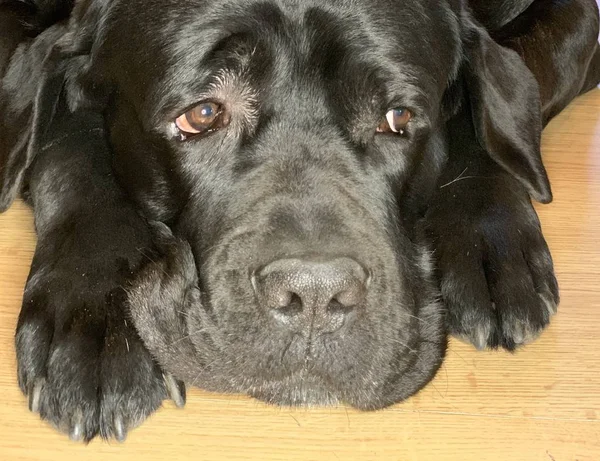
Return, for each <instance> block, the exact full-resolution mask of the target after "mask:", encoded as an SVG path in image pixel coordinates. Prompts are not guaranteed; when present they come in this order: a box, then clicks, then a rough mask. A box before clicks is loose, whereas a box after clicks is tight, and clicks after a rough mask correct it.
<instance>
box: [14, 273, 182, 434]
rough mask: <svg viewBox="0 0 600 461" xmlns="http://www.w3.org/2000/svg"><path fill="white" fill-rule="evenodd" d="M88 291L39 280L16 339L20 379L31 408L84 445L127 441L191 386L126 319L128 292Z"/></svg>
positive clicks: (31, 286)
mask: <svg viewBox="0 0 600 461" xmlns="http://www.w3.org/2000/svg"><path fill="white" fill-rule="evenodd" d="M121 291H122V290H120V289H117V290H115V291H114V292H113V293H112V294H108V295H103V294H101V293H97V292H96V293H94V291H93V290H91V291H85V290H83V289H82V287H81V286H78V284H77V283H76V282H75V281H74V280H73V279H70V280H69V279H67V278H65V277H60V276H54V277H52V276H50V277H46V276H44V274H42V273H38V275H35V274H34V275H33V277H31V278H30V281H29V282H28V286H27V289H26V296H25V301H24V305H23V309H22V311H21V316H20V318H19V324H18V327H17V334H16V349H17V360H18V379H19V385H20V387H21V389H22V390H23V392H24V393H25V394H26V395H27V396H28V398H29V406H30V409H31V410H32V411H34V412H37V413H39V414H40V415H41V417H42V418H43V419H45V420H47V421H49V422H50V423H51V424H53V425H54V426H55V427H56V428H58V429H59V430H60V431H62V432H64V433H66V434H68V435H69V436H70V437H71V439H73V440H77V441H89V440H91V439H92V438H94V437H95V436H96V435H98V434H100V435H101V436H102V437H103V438H105V439H116V440H118V441H123V440H124V439H125V438H126V436H127V433H128V431H130V430H131V429H132V428H134V427H136V426H138V425H139V424H140V423H142V422H143V421H144V420H145V419H146V418H147V417H148V416H149V415H150V414H151V413H152V412H154V411H155V410H156V409H157V408H158V407H159V406H160V405H161V403H162V401H163V400H164V399H165V398H167V397H168V396H170V397H171V398H172V399H173V400H174V401H175V403H176V404H177V405H178V406H183V405H184V403H185V388H184V387H183V385H182V384H180V383H179V382H177V381H175V380H174V379H173V378H172V377H171V376H170V375H166V374H163V373H162V371H161V370H160V368H159V367H158V366H157V365H156V364H155V362H154V361H153V359H152V357H151V355H150V353H149V352H148V351H147V350H146V348H145V347H144V345H143V344H142V342H141V340H140V339H139V337H138V335H137V333H136V331H135V329H134V328H133V325H131V322H129V321H128V320H127V318H126V312H125V308H126V307H125V303H124V298H125V296H124V292H123V293H121Z"/></svg>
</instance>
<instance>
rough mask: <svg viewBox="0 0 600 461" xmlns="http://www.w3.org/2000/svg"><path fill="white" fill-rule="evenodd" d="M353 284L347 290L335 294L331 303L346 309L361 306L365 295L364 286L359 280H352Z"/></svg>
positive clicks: (365, 288) (365, 289)
mask: <svg viewBox="0 0 600 461" xmlns="http://www.w3.org/2000/svg"><path fill="white" fill-rule="evenodd" d="M353 282H354V283H350V287H349V288H347V289H346V290H343V291H341V292H340V293H338V294H336V295H335V296H334V298H333V300H332V302H336V303H337V304H339V305H340V306H343V307H344V308H346V309H348V308H352V307H356V306H358V305H360V304H362V303H363V301H364V300H365V298H366V295H367V287H366V284H365V283H362V282H361V281H359V280H354V281H353Z"/></svg>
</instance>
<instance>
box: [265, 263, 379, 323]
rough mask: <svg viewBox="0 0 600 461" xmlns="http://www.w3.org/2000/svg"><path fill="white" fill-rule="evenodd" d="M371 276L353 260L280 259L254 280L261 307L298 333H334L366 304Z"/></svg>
mask: <svg viewBox="0 0 600 461" xmlns="http://www.w3.org/2000/svg"><path fill="white" fill-rule="evenodd" d="M368 278H369V277H368V273H367V271H366V270H365V269H364V268H363V267H362V266H361V265H360V264H359V263H357V262H356V261H354V260H353V259H350V258H338V259H334V260H331V261H310V260H304V259H281V260H278V261H275V262H273V263H271V264H269V265H268V266H266V267H265V268H263V269H262V270H261V271H260V272H259V273H258V274H256V276H255V277H254V278H253V284H254V288H255V290H256V292H257V294H258V297H259V299H260V301H261V303H262V304H263V305H264V306H266V307H267V308H268V309H269V311H270V312H271V314H272V315H273V316H274V317H275V319H276V320H277V321H278V322H280V323H281V324H283V325H286V326H287V327H289V328H292V329H294V330H297V331H299V332H305V333H308V332H309V331H319V332H331V331H335V330H337V329H338V328H340V327H341V326H342V325H343V324H344V321H345V320H346V319H347V318H348V317H349V316H351V315H352V314H353V312H354V311H355V310H356V309H357V308H359V307H360V306H361V305H363V304H364V301H365V298H366V295H367V288H368V282H369V281H368Z"/></svg>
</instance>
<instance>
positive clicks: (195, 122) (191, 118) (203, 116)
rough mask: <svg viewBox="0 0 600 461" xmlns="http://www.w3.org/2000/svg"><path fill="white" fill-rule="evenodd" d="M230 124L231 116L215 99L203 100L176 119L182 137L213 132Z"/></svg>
mask: <svg viewBox="0 0 600 461" xmlns="http://www.w3.org/2000/svg"><path fill="white" fill-rule="evenodd" d="M228 124H229V118H228V117H227V114H226V112H225V109H224V107H223V106H222V105H221V104H219V103H216V102H213V101H207V102H202V103H200V104H198V105H197V106H195V107H193V108H192V109H190V110H188V111H187V112H186V113H184V114H182V115H180V116H179V117H177V119H176V120H175V125H176V126H177V129H178V130H179V132H180V134H181V137H182V139H186V138H188V137H190V136H195V135H201V134H208V133H212V132H213V131H216V130H219V129H221V128H224V127H226V126H227V125H228Z"/></svg>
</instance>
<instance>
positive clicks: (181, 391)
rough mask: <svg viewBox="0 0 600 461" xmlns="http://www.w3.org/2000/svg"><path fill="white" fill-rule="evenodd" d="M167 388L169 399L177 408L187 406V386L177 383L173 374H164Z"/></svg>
mask: <svg viewBox="0 0 600 461" xmlns="http://www.w3.org/2000/svg"><path fill="white" fill-rule="evenodd" d="M163 379H164V381H165V386H166V388H167V393H168V394H169V398H170V399H171V400H172V401H173V402H175V405H176V406H177V408H183V407H184V406H185V399H186V395H185V384H183V383H181V382H179V381H177V380H176V379H175V378H174V377H173V375H171V374H163Z"/></svg>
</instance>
